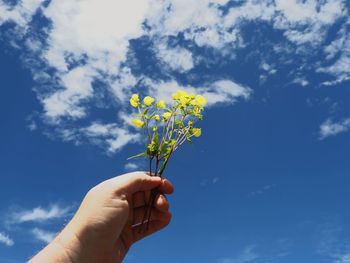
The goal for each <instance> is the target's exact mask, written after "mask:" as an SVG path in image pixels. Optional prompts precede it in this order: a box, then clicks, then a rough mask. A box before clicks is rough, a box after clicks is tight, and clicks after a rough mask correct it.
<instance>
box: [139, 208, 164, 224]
mask: <svg viewBox="0 0 350 263" xmlns="http://www.w3.org/2000/svg"><path fill="white" fill-rule="evenodd" d="M145 212H146V209H145V207H139V208H136V209H134V213H133V217H134V218H133V225H137V224H140V223H142V220H144V216H145ZM169 216H170V212H169V211H168V210H158V209H154V208H153V209H152V213H151V219H150V220H151V221H154V220H166V219H167V218H168V217H169Z"/></svg>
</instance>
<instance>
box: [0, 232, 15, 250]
mask: <svg viewBox="0 0 350 263" xmlns="http://www.w3.org/2000/svg"><path fill="white" fill-rule="evenodd" d="M1 243H2V244H4V245H5V246H8V247H11V246H13V245H14V244H15V242H14V241H13V240H12V239H11V238H10V237H9V236H8V235H6V234H4V233H1V232H0V244H1Z"/></svg>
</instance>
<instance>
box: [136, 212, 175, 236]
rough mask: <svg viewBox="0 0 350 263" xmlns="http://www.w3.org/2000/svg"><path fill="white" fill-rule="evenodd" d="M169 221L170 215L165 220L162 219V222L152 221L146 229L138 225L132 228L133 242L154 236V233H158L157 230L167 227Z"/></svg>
mask: <svg viewBox="0 0 350 263" xmlns="http://www.w3.org/2000/svg"><path fill="white" fill-rule="evenodd" d="M170 221H171V214H170V213H169V214H168V215H167V217H166V218H162V220H154V221H151V222H150V223H149V225H148V229H145V226H144V225H138V226H135V227H133V230H132V231H133V235H134V238H135V241H139V240H140V239H143V238H145V237H147V236H149V235H152V234H154V233H155V232H158V231H159V230H162V229H163V228H165V227H166V226H167V225H169V223H170Z"/></svg>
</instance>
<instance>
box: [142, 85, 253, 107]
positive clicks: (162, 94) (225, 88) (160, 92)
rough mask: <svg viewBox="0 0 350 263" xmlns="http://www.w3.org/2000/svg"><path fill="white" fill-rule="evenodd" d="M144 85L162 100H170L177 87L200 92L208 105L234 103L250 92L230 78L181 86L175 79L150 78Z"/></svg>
mask: <svg viewBox="0 0 350 263" xmlns="http://www.w3.org/2000/svg"><path fill="white" fill-rule="evenodd" d="M145 85H148V86H149V87H150V89H151V90H152V94H154V96H155V97H156V98H158V99H164V100H167V99H168V100H170V99H171V94H173V93H174V92H176V91H177V90H179V89H181V90H185V91H187V92H189V93H200V94H202V95H204V96H205V97H206V99H207V103H208V106H209V107H210V106H213V105H216V104H219V103H234V102H235V101H236V100H237V99H239V98H243V99H249V97H250V95H251V94H252V90H251V89H250V88H248V87H245V86H242V85H240V84H237V83H235V82H233V81H231V80H219V81H215V82H213V83H209V84H207V85H203V86H202V87H191V86H182V85H180V84H178V83H177V82H176V81H170V82H164V81H159V82H153V81H151V80H145Z"/></svg>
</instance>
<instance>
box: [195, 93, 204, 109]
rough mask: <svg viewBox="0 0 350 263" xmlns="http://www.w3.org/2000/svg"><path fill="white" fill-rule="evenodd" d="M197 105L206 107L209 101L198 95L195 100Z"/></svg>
mask: <svg viewBox="0 0 350 263" xmlns="http://www.w3.org/2000/svg"><path fill="white" fill-rule="evenodd" d="M195 103H196V105H198V106H200V107H204V106H205V105H206V104H207V100H206V99H205V98H204V97H203V96H202V95H197V96H196V98H195Z"/></svg>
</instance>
